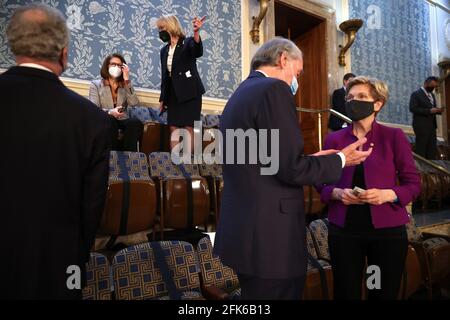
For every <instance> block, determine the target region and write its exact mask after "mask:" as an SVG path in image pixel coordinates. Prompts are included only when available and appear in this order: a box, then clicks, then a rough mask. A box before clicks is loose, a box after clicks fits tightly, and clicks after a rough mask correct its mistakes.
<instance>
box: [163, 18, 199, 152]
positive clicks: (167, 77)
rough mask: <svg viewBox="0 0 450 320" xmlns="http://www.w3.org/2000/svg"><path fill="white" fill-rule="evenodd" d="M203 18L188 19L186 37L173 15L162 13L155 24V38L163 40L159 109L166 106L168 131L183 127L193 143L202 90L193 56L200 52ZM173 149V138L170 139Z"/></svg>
mask: <svg viewBox="0 0 450 320" xmlns="http://www.w3.org/2000/svg"><path fill="white" fill-rule="evenodd" d="M203 21H204V17H203V18H202V19H199V18H197V17H195V18H194V20H193V21H192V24H193V28H194V36H193V37H188V38H186V36H185V34H184V31H183V29H182V27H181V25H180V22H179V21H178V19H177V17H176V16H163V17H161V18H159V19H158V21H157V22H156V26H157V27H158V30H159V37H160V39H161V40H162V41H163V42H167V45H165V46H164V47H163V48H162V49H161V54H160V56H161V95H160V98H159V101H160V110H161V111H163V110H165V109H166V108H167V112H168V113H167V122H168V124H169V126H170V132H171V133H172V132H173V131H174V130H175V129H177V128H185V129H187V130H188V131H189V133H190V135H191V146H187V147H189V148H192V145H193V127H194V121H200V111H201V108H202V94H204V93H205V88H204V87H203V83H202V80H201V79H200V76H199V74H198V70H197V58H199V57H201V56H202V55H203V45H202V41H201V39H200V34H199V30H200V28H201V27H202V25H203ZM170 144H171V148H173V147H174V146H175V145H176V144H177V141H171V142H170Z"/></svg>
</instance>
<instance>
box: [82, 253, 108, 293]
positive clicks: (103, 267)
mask: <svg viewBox="0 0 450 320" xmlns="http://www.w3.org/2000/svg"><path fill="white" fill-rule="evenodd" d="M86 282H87V284H86V287H84V288H83V300H111V274H110V266H109V263H108V259H107V258H106V257H105V256H104V255H102V254H100V253H97V252H91V255H90V259H89V262H88V263H87V264H86Z"/></svg>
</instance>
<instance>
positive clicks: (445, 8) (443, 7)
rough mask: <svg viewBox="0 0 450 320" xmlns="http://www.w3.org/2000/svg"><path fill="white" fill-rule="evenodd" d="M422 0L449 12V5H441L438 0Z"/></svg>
mask: <svg viewBox="0 0 450 320" xmlns="http://www.w3.org/2000/svg"><path fill="white" fill-rule="evenodd" d="M424 1H426V2H428V3H430V4H432V5H434V6H436V7H438V8H439V9H441V10H444V11H446V12H447V13H450V8H449V7H447V6H445V5H443V4H442V3H440V2H438V1H436V0H424Z"/></svg>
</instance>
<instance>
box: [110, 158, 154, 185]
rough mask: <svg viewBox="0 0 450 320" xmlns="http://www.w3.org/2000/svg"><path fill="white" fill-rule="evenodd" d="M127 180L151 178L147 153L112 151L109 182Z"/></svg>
mask: <svg viewBox="0 0 450 320" xmlns="http://www.w3.org/2000/svg"><path fill="white" fill-rule="evenodd" d="M125 180H127V181H128V180H131V181H132V180H148V181H149V180H151V179H150V175H149V170H148V162H147V156H146V155H145V154H143V153H140V152H129V151H122V152H119V151H111V152H110V156H109V182H124V181H125Z"/></svg>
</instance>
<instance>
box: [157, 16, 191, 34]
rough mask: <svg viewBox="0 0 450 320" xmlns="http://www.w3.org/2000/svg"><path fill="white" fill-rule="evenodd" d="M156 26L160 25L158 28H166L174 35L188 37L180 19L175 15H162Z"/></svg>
mask: <svg viewBox="0 0 450 320" xmlns="http://www.w3.org/2000/svg"><path fill="white" fill-rule="evenodd" d="M156 26H157V27H158V29H161V28H164V29H165V30H166V31H167V32H169V33H170V34H171V35H172V36H175V37H180V38H186V35H185V33H184V30H183V27H182V26H181V24H180V21H179V20H178V18H177V17H176V16H174V15H169V16H162V17H161V18H159V19H158V20H156Z"/></svg>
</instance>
